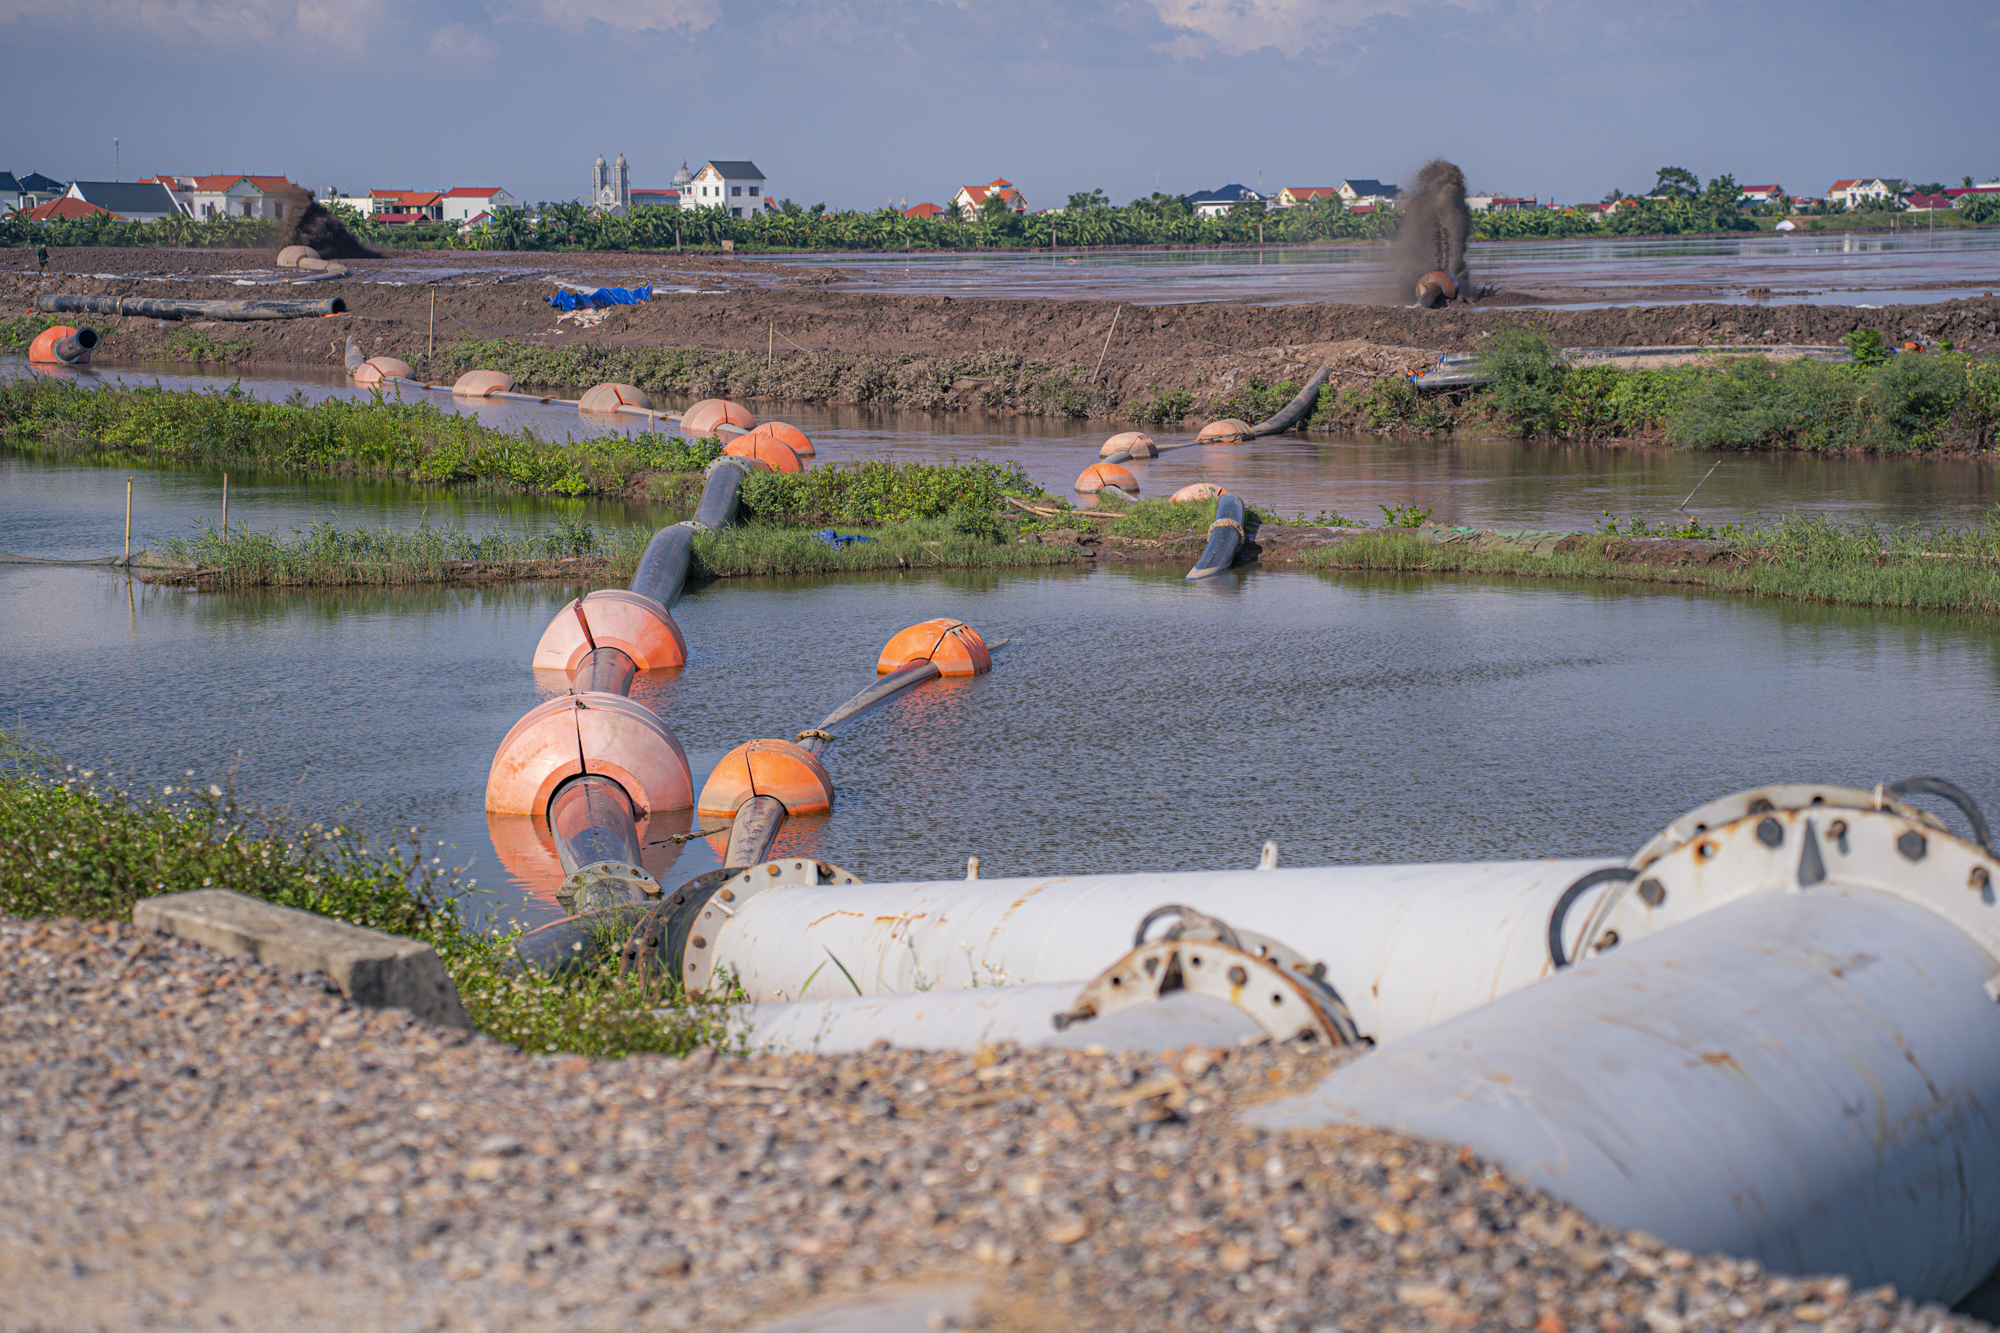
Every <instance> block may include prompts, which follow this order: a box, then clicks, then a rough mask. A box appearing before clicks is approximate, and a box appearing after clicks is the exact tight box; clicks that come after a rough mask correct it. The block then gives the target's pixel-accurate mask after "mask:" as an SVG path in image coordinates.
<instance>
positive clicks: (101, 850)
mask: <svg viewBox="0 0 2000 1333" xmlns="http://www.w3.org/2000/svg"><path fill="white" fill-rule="evenodd" d="M447 850H448V849H447V848H445V847H443V846H441V845H440V844H438V843H436V842H435V841H434V840H430V839H426V838H424V837H423V835H422V834H421V833H420V832H418V831H416V830H412V831H411V834H410V835H409V837H408V839H407V841H405V842H403V843H400V844H399V843H393V842H392V843H378V842H374V841H371V840H370V839H368V838H366V837H364V836H362V835H361V834H360V833H358V832H356V831H355V830H353V829H351V828H348V827H346V826H345V825H338V824H336V825H332V826H328V825H325V824H320V823H313V824H307V823H302V822H299V821H296V820H293V819H291V818H289V817H288V816H285V815H282V814H275V813H270V812H263V811H257V810H254V809H249V808H246V807H244V806H242V805H240V804H239V803H238V802H237V801H236V800H235V799H234V797H233V796H232V795H231V794H230V793H229V792H228V791H227V790H225V789H224V787H223V786H221V785H220V784H212V783H204V782H199V781H192V780H191V781H189V782H187V783H185V784H182V783H175V784H170V785H167V786H163V787H160V788H158V789H157V790H151V789H148V790H133V789H131V788H130V786H129V785H127V786H123V787H121V786H120V785H119V783H118V782H117V780H116V778H115V776H114V775H113V774H110V773H104V774H101V775H100V774H98V773H95V772H93V771H92V770H90V769H83V770H78V769H77V768H76V766H75V765H59V764H57V762H56V761H55V760H53V759H52V758H50V757H49V756H47V755H46V754H44V753H42V752H40V751H37V750H35V749H33V748H32V747H30V746H28V745H26V744H24V743H23V742H22V741H21V740H20V739H19V738H17V737H14V736H10V735H8V734H7V733H5V732H0V912H4V913H6V914H7V915H10V916H21V917H58V916H60V917H80V918H85V919H96V920H105V919H111V918H123V919H129V918H130V917H131V913H132V908H133V906H134V905H135V904H136V903H138V902H139V901H140V900H142V899H144V898H149V897H153V896H155V895H157V894H164V893H179V892H183V891H187V890H193V889H210V888H216V889H229V890H232V891H234V892H237V893H242V894H246V895H248V896H250V897H254V898H261V899H264V900H266V901H268V902H274V903H278V904H280V905H281V906H285V907H294V908H298V909H300V910H302V911H308V912H315V913H318V914H320V915H322V916H329V917H334V918H336V919H338V920H342V921H348V922H352V923H353V924H355V925H358V926H366V927H369V928H371V929H375V930H382V931H387V932H389V933H391V934H395V935H402V936H407V937H409V938H412V939H418V940H422V941H423V942H424V943H426V944H429V945H430V946H431V947H432V948H433V949H435V950H436V951H437V954H438V957H439V958H440V959H441V960H442V961H443V963H444V967H445V971H446V972H447V973H448V974H449V975H450V976H451V979H452V982H453V984H454V985H456V986H457V988H458V994H459V998H460V999H461V1000H462V1001H463V1002H464V1004H465V1007H466V1011H467V1012H468V1013H469V1014H470V1015H471V1017H472V1021H473V1024H474V1025H475V1026H476V1027H477V1028H478V1029H479V1030H480V1031H482V1032H484V1033H486V1034H487V1035H488V1036H491V1037H494V1038H497V1039H498V1040H500V1041H504V1042H506V1043H508V1044H510V1045H513V1046H516V1047H519V1048H520V1049H522V1050H525V1051H531V1052H554V1051H568V1052H575V1053H579V1054H584V1055H592V1056H605V1057H616V1056H622V1055H628V1054H631V1053H634V1052H638V1051H659V1052H667V1053H675V1054H678V1053H684V1052H686V1051H688V1050H691V1049H693V1048H694V1047H696V1046H699V1045H702V1044H712V1045H718V1046H720V1045H725V1044H731V1043H732V1038H731V1036H730V1034H729V1031H728V1028H727V1026H726V1024H725V1023H724V1021H723V1014H724V1009H725V1007H726V1005H727V1004H728V1003H729V1000H728V999H727V998H725V999H721V1000H714V1001H710V1000H690V999H688V998H686V997H685V996H683V995H681V994H680V993H679V991H678V990H677V989H676V988H675V987H674V986H673V985H672V983H671V982H670V981H662V980H642V979H638V978H632V979H621V978H620V977H619V976H618V975H617V974H616V971H615V969H614V968H613V967H611V966H605V965H600V966H596V967H589V966H586V967H583V968H579V969H577V970H575V971H574V972H571V973H566V974H565V975H564V976H562V977H560V978H557V977H551V976H547V975H544V974H543V973H540V972H537V971H535V970H533V969H532V968H528V967H526V966H524V965H523V964H521V963H519V962H518V961H517V959H516V955H515V954H514V951H513V945H514V940H515V939H516V938H517V937H518V935H519V927H518V926H510V927H508V928H506V929H503V930H499V931H495V932H488V931H485V930H482V929H479V928H477V927H476V926H475V925H473V924H472V922H471V920H470V919H469V918H470V917H471V916H472V912H471V910H470V909H471V908H472V907H473V906H474V905H476V903H477V900H478V897H479V894H480V890H479V889H478V887H477V881H475V880H472V879H469V878H466V877H465V876H464V875H463V874H462V872H460V871H458V870H454V869H450V868H448V867H447V866H446V865H445V863H444V856H445V853H446V852H447ZM734 1040H735V1043H736V1044H740V1040H741V1038H740V1036H739V1037H738V1038H736V1039H734Z"/></svg>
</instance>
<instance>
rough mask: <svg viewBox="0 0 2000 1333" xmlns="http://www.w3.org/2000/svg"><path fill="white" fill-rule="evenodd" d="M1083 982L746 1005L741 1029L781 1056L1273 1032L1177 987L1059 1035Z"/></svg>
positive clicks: (1092, 1044) (751, 1042) (1158, 1045)
mask: <svg viewBox="0 0 2000 1333" xmlns="http://www.w3.org/2000/svg"><path fill="white" fill-rule="evenodd" d="M1082 985H1083V983H1081V982H1068V983H1062V982H1055V983H1049V984H1045V985H1040V986H982V987H980V988H978V989H977V990H947V991H931V992H929V993H927V994H920V995H887V996H857V995H852V994H850V995H849V996H847V998H845V999H831V1000H800V1001H796V1002H792V1003H774V1004H750V1005H739V1006H737V1007H736V1008H735V1009H732V1010H731V1011H730V1014H729V1022H730V1026H731V1028H732V1030H733V1031H734V1032H735V1033H736V1034H738V1035H739V1036H741V1037H742V1039H743V1041H744V1043H745V1044H746V1045H747V1046H748V1047H749V1048H750V1049H751V1050H753V1051H759V1052H765V1053H769V1054H773V1055H846V1054H851V1053H854V1052H857V1051H866V1050H869V1049H871V1048H872V1047H874V1046H876V1045H878V1044H880V1043H884V1042H886V1043H887V1044H888V1045H890V1046H892V1047H895V1048H897V1049H899V1050H915V1051H976V1050H978V1049H979V1048H980V1047H981V1046H992V1045H997V1044H999V1043H1001V1042H1013V1043H1016V1044H1018V1045H1021V1046H1028V1047H1034V1046H1055V1047H1067V1048H1069V1049H1072V1050H1086V1049H1099V1050H1104V1051H1165V1050H1172V1049H1174V1048H1175V1047H1180V1046H1187V1045H1189V1044H1190V1043H1193V1044H1196V1045H1201V1046H1211V1047H1212V1046H1235V1045H1237V1044H1238V1043H1240V1042H1245V1041H1261V1040H1263V1038H1264V1032H1263V1030H1262V1029H1261V1028H1259V1027H1258V1026H1257V1023H1256V1021H1255V1020H1254V1019H1252V1018H1251V1017H1250V1016H1249V1015H1248V1014H1246V1013H1244V1012H1243V1010H1241V1009H1239V1008H1237V1007H1236V1006H1235V1005H1233V1004H1230V1003H1229V1002H1227V1001H1226V1000H1219V999H1217V998H1215V997H1214V996H1212V995H1196V994H1194V993H1193V992H1191V991H1176V992H1174V993H1173V994H1171V995H1167V996H1164V997H1162V998H1161V999H1159V1000H1157V1001H1155V1002H1154V1003H1151V1004H1146V1005H1140V1006H1136V1007H1134V1008H1131V1009H1121V1010H1119V1011H1118V1012H1117V1013H1114V1014H1107V1015H1105V1016H1104V1017H1102V1018H1096V1019H1092V1020H1091V1021H1090V1022H1088V1023H1081V1024H1078V1025H1076V1026H1074V1027H1070V1028H1063V1029H1059V1028H1057V1027H1056V1025H1055V1017H1056V1015H1058V1014H1061V1013H1063V1012H1064V1011H1065V1010H1067V1009H1068V1008H1069V1007H1070V1006H1071V1005H1072V1004H1073V1003H1074V1002H1075V1000H1076V994H1077V991H1078V990H1080V989H1081V988H1082Z"/></svg>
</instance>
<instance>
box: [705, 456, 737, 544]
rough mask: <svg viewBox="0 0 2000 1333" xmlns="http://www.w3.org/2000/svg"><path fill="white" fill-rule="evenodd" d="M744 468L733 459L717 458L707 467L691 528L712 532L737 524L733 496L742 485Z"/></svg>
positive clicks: (734, 496)
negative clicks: (706, 480)
mask: <svg viewBox="0 0 2000 1333" xmlns="http://www.w3.org/2000/svg"><path fill="white" fill-rule="evenodd" d="M743 470H744V465H743V464H742V463H740V462H738V461H737V460H736V459H734V458H718V459H716V460H715V462H713V463H711V464H709V470H708V482H707V484H706V485H704V486H703V487H702V488H701V503H700V504H699V505H697V506H696V507H695V511H694V525H695V527H697V528H702V529H706V530H708V531H713V530H715V529H716V528H726V527H728V526H729V525H730V524H731V523H734V522H735V521H736V493H737V491H738V490H739V489H740V488H741V487H742V485H743Z"/></svg>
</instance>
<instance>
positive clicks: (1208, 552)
mask: <svg viewBox="0 0 2000 1333" xmlns="http://www.w3.org/2000/svg"><path fill="white" fill-rule="evenodd" d="M1243 518H1244V509H1243V497H1242V496H1240V495H1218V496H1216V497H1215V522H1213V523H1211V524H1209V525H1208V545H1207V546H1204V547H1203V548H1202V551H1201V559H1199V560H1197V561H1195V562H1194V568H1193V569H1190V570H1189V571H1188V572H1187V576H1188V577H1189V578H1191V579H1206V578H1213V577H1215V576H1216V575H1217V574H1220V573H1221V572H1222V571H1223V570H1225V569H1228V568H1229V566H1230V565H1231V564H1232V563H1233V562H1234V561H1235V559H1236V550H1237V548H1238V547H1240V546H1241V545H1242V544H1243Z"/></svg>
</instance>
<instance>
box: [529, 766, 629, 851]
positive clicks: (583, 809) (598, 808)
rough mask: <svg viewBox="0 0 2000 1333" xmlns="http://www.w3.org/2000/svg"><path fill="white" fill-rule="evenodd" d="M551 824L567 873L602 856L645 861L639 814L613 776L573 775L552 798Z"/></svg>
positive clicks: (557, 848)
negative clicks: (640, 846)
mask: <svg viewBox="0 0 2000 1333" xmlns="http://www.w3.org/2000/svg"><path fill="white" fill-rule="evenodd" d="M549 829H550V831H551V832H553V833H554V834H555V838H556V855H557V856H558V857H559V858H561V860H562V868H563V873H564V874H566V875H573V874H575V873H576V872H577V871H579V870H581V869H583V868H584V867H585V866H588V865H595V864H597V863H598V862H600V861H616V862H619V863H620V864H622V865H628V866H636V865H638V864H639V828H638V816H637V815H636V814H635V813H634V812H633V809H632V801H631V798H629V797H628V796H626V795H625V789H624V788H623V787H621V786H619V785H618V784H617V783H616V782H614V781H612V780H611V779H610V778H607V777H603V776H600V775H598V774H585V775H584V776H582V777H577V778H571V779H570V780H569V781H568V782H565V783H564V784H563V785H562V786H561V787H559V788H557V789H556V794H555V795H554V796H553V797H551V798H550V799H549Z"/></svg>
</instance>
